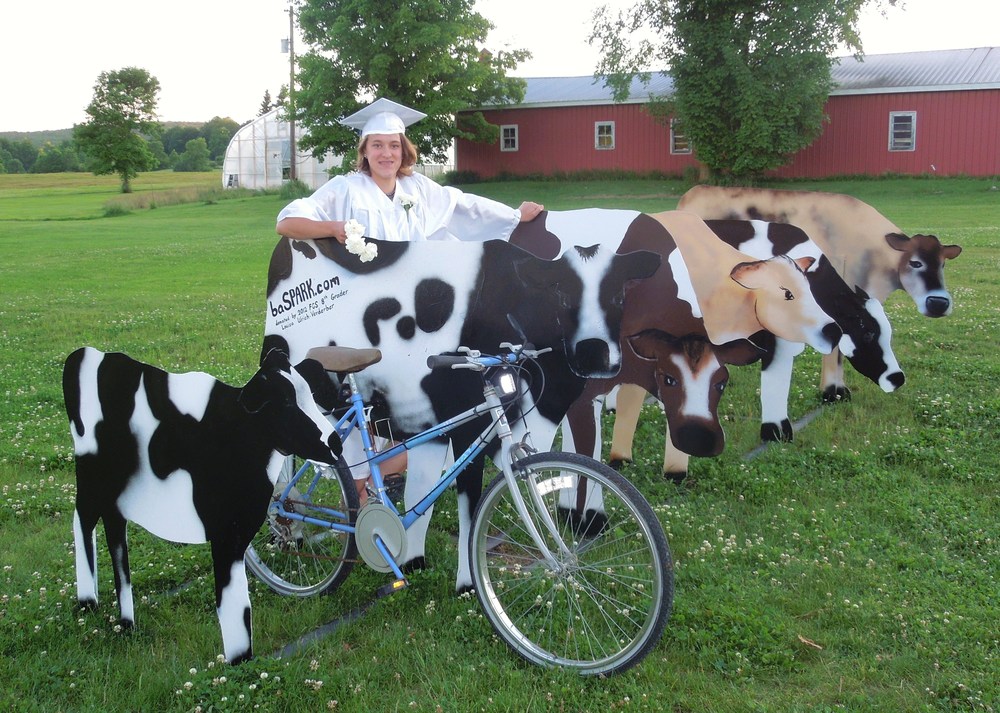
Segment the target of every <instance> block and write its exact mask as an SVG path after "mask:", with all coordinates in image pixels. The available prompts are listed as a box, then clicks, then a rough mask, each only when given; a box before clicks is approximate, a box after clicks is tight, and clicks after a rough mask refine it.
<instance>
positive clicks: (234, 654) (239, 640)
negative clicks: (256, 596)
mask: <svg viewBox="0 0 1000 713" xmlns="http://www.w3.org/2000/svg"><path fill="white" fill-rule="evenodd" d="M245 551H246V547H245V546H244V547H243V548H242V549H240V548H239V547H237V546H236V544H235V543H234V542H233V540H232V539H231V538H216V539H213V540H212V566H213V569H214V570H215V611H216V613H217V614H218V617H219V627H220V628H221V630H222V649H223V654H224V655H225V657H226V661H227V662H228V663H231V664H238V663H242V662H243V661H247V660H249V659H252V658H253V620H252V617H251V612H250V589H249V585H248V584H247V570H246V567H245V566H244V564H243V554H244V552H245Z"/></svg>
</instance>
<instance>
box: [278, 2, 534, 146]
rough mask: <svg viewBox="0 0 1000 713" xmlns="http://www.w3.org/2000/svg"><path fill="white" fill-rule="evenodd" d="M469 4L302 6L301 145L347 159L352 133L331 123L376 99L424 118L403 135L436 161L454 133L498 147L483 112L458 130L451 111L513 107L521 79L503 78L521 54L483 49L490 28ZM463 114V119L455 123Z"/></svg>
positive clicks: (297, 113)
mask: <svg viewBox="0 0 1000 713" xmlns="http://www.w3.org/2000/svg"><path fill="white" fill-rule="evenodd" d="M473 5H474V2H473V0H401V1H400V2H394V3H389V2H384V1H383V0H300V2H299V14H298V19H299V24H300V27H301V29H302V36H303V38H304V40H305V43H306V44H307V45H308V46H309V50H307V51H306V52H305V53H304V54H302V55H301V56H300V57H299V58H298V60H299V66H298V85H299V88H298V89H297V90H296V91H295V93H294V96H293V97H292V98H293V102H292V103H293V104H294V112H295V116H296V119H297V120H298V121H299V122H300V123H302V124H303V125H304V126H305V128H306V129H308V135H307V137H306V138H305V140H303V141H302V145H303V146H304V147H306V148H312V149H314V151H315V152H316V153H325V152H326V151H328V150H333V151H334V152H336V153H344V154H349V153H350V152H351V151H352V150H353V149H354V148H355V147H356V146H357V134H356V133H355V132H354V131H352V130H351V129H348V128H346V127H343V126H341V125H340V124H338V123H337V120H338V119H339V118H341V117H343V116H347V115H348V114H351V113H353V112H354V111H356V110H357V109H359V108H361V107H362V106H364V105H365V104H367V103H368V102H369V101H370V100H371V99H374V98H375V97H380V96H383V97H386V98H388V99H392V100H394V101H397V102H399V103H401V104H405V105H407V106H412V107H413V108H415V109H419V110H420V111H422V112H425V113H427V114H428V118H426V119H424V120H422V121H421V122H420V123H419V124H416V125H415V126H414V127H413V129H412V130H408V131H407V136H409V137H410V139H411V140H412V141H413V142H414V143H415V144H416V145H417V147H418V148H419V149H420V151H421V152H422V153H423V154H425V155H431V156H434V157H436V158H443V157H444V155H445V151H446V150H447V148H448V147H449V146H450V144H451V141H452V139H453V138H455V137H462V138H465V139H470V140H473V141H496V140H497V136H498V131H499V130H498V129H497V127H495V126H492V125H490V124H488V123H487V122H486V120H485V119H484V118H483V116H482V114H481V113H476V114H474V115H472V116H471V117H470V118H469V119H468V121H465V122H464V123H463V125H462V126H457V125H456V123H455V119H454V115H455V114H456V112H458V111H462V110H467V109H469V108H472V107H477V106H485V105H490V104H504V103H507V102H510V101H520V100H521V98H522V97H523V96H524V83H523V82H522V81H521V80H518V79H513V78H508V77H507V76H506V72H507V71H509V70H513V69H514V68H515V67H516V66H517V64H518V63H519V62H522V61H524V60H525V59H527V58H528V57H530V56H531V55H530V53H528V52H527V51H525V50H510V51H498V52H488V51H485V50H484V49H483V43H484V42H485V40H486V36H487V34H488V33H489V31H490V30H491V29H492V28H493V26H492V25H491V24H490V22H489V21H488V20H486V18H484V17H483V16H482V15H480V14H479V13H476V12H473V9H472V8H473ZM464 118H465V117H464V116H463V119H464Z"/></svg>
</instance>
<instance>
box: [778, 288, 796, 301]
mask: <svg viewBox="0 0 1000 713" xmlns="http://www.w3.org/2000/svg"><path fill="white" fill-rule="evenodd" d="M781 289H783V290H784V291H785V301H786V302H791V301H792V300H794V299H795V295H793V294H792V291H791V290H790V289H788V288H787V287H782V288H781Z"/></svg>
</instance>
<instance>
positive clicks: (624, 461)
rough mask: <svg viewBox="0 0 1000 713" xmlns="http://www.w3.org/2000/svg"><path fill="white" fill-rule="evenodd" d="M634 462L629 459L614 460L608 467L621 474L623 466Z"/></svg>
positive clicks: (610, 461)
mask: <svg viewBox="0 0 1000 713" xmlns="http://www.w3.org/2000/svg"><path fill="white" fill-rule="evenodd" d="M631 463H632V461H631V460H630V459H628V458H612V459H611V460H609V461H608V465H609V466H611V467H612V468H614V469H615V470H617V471H618V472H619V473H620V472H621V470H622V466H623V465H625V464H630V465H631Z"/></svg>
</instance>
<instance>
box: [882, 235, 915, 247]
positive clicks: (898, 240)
mask: <svg viewBox="0 0 1000 713" xmlns="http://www.w3.org/2000/svg"><path fill="white" fill-rule="evenodd" d="M885 241H886V242H887V243H889V247H890V248H892V249H893V250H900V251H902V250H906V247H907V245H909V243H910V239H909V238H908V237H907V236H905V235H903V234H902V233H889V234H887V235H886V236H885Z"/></svg>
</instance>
